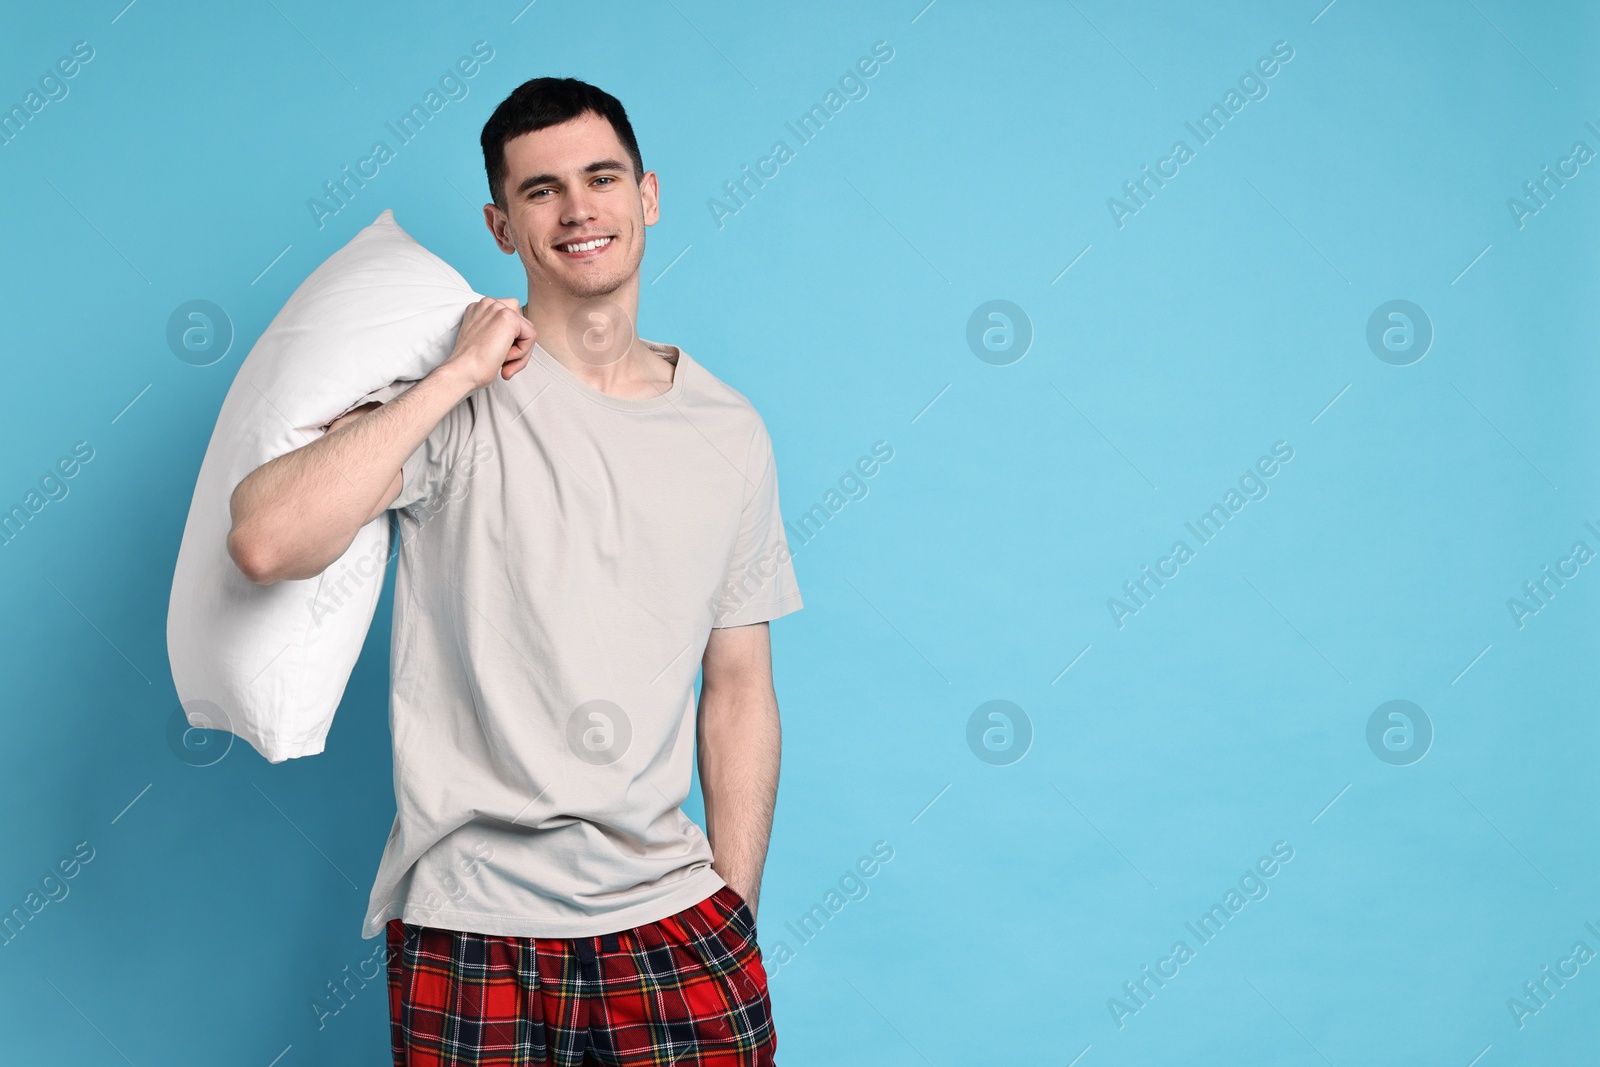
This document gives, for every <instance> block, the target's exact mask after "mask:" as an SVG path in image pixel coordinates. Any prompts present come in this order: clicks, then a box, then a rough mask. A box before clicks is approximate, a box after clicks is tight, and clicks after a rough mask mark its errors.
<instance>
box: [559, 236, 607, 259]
mask: <svg viewBox="0 0 1600 1067" xmlns="http://www.w3.org/2000/svg"><path fill="white" fill-rule="evenodd" d="M615 239H616V238H614V237H594V238H590V239H589V240H587V241H574V242H569V243H567V244H561V245H556V246H555V248H556V251H557V252H560V253H561V254H562V255H564V256H567V257H569V258H573V259H582V258H585V257H587V256H594V255H599V254H600V253H601V252H603V251H605V249H607V248H609V247H610V246H611V242H612V241H613V240H615Z"/></svg>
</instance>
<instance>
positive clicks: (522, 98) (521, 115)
mask: <svg viewBox="0 0 1600 1067" xmlns="http://www.w3.org/2000/svg"><path fill="white" fill-rule="evenodd" d="M585 112H593V113H594V114H596V115H599V116H600V117H601V118H603V119H605V120H606V121H607V122H609V123H611V128H612V129H613V130H615V131H616V134H617V140H619V141H621V142H622V147H623V148H625V149H627V150H628V157H629V158H630V159H631V160H633V178H634V181H643V180H644V158H643V157H642V156H641V155H640V154H639V141H638V138H636V137H634V135H633V125H632V124H631V123H629V122H628V113H627V112H626V111H624V110H623V109H622V103H621V102H620V101H619V100H618V99H617V98H616V97H614V96H612V95H611V94H610V93H608V92H606V91H605V90H604V89H597V88H595V87H594V86H593V85H590V84H589V83H588V82H581V81H579V80H578V79H576V78H533V79H531V80H529V81H525V82H523V83H522V84H521V85H519V86H517V87H516V88H515V89H514V90H512V92H511V95H510V96H508V97H506V98H505V99H504V100H502V101H501V102H500V106H499V107H497V108H495V109H494V114H492V115H490V116H489V121H488V122H486V123H484V124H483V134H482V136H480V137H479V138H478V140H479V143H481V144H482V145H483V167H484V170H485V171H487V172H488V176H489V195H490V197H492V198H493V200H494V202H495V206H497V207H498V208H500V210H501V211H504V210H505V209H506V196H505V183H506V142H507V141H509V140H511V139H512V138H513V137H519V136H521V135H522V134H525V133H532V132H533V131H534V130H542V129H544V128H545V127H546V126H557V125H560V124H561V123H563V122H570V121H571V120H573V119H575V118H577V117H578V116H579V115H582V114H584V113H585Z"/></svg>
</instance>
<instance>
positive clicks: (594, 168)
mask: <svg viewBox="0 0 1600 1067" xmlns="http://www.w3.org/2000/svg"><path fill="white" fill-rule="evenodd" d="M627 169H628V167H627V164H625V163H623V162H622V161H621V160H616V159H597V160H595V161H594V162H593V163H590V164H589V165H588V166H587V167H584V168H583V173H585V174H597V173H599V172H600V171H603V170H618V171H625V170H627ZM560 180H561V179H560V178H558V177H556V176H555V175H554V174H530V175H528V176H527V177H526V178H524V179H522V181H520V182H518V183H517V195H519V196H520V195H521V194H523V193H525V192H527V191H528V190H529V189H532V188H533V187H534V186H537V185H549V184H551V183H553V182H559V181H560Z"/></svg>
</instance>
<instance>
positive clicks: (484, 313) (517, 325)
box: [440, 296, 537, 389]
mask: <svg viewBox="0 0 1600 1067" xmlns="http://www.w3.org/2000/svg"><path fill="white" fill-rule="evenodd" d="M536 336H537V335H536V332H535V331H534V328H533V323H531V322H529V321H528V320H527V319H526V318H525V317H523V314H522V304H521V302H519V301H517V300H514V299H512V298H510V297H492V296H486V297H484V298H483V299H482V300H479V301H477V302H476V303H472V304H468V305H467V309H466V311H465V312H463V313H462V316H461V329H460V330H459V331H457V333H456V345H455V348H454V349H453V350H452V351H451V353H450V356H449V358H448V359H446V360H445V361H444V363H442V364H440V366H441V367H449V368H451V369H452V370H455V371H459V372H460V373H461V375H462V376H463V377H465V378H466V379H467V380H468V381H469V382H470V383H471V385H472V388H474V389H478V388H481V387H482V386H485V385H488V384H489V383H490V382H491V381H493V380H494V377H495V375H497V374H498V375H499V376H500V377H502V378H504V379H506V380H507V381H510V380H511V376H512V375H514V374H516V373H517V372H518V371H520V370H521V369H522V368H523V367H525V366H527V365H528V353H529V352H531V351H532V350H533V342H534V339H535V337H536Z"/></svg>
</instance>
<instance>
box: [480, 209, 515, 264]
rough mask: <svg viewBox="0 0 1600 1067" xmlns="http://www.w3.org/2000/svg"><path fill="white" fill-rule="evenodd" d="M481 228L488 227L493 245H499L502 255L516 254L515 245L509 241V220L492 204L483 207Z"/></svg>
mask: <svg viewBox="0 0 1600 1067" xmlns="http://www.w3.org/2000/svg"><path fill="white" fill-rule="evenodd" d="M483 226H486V227H490V234H493V237H494V243H496V245H499V248H501V251H502V253H506V254H507V256H512V254H515V253H517V245H515V243H514V242H512V240H510V218H509V216H507V214H506V213H504V211H501V210H499V208H498V206H494V205H493V203H486V205H483Z"/></svg>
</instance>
